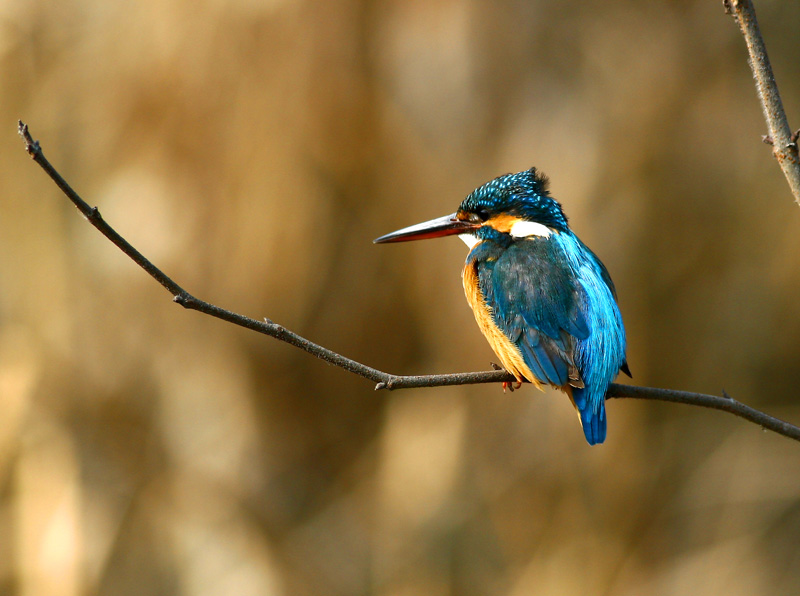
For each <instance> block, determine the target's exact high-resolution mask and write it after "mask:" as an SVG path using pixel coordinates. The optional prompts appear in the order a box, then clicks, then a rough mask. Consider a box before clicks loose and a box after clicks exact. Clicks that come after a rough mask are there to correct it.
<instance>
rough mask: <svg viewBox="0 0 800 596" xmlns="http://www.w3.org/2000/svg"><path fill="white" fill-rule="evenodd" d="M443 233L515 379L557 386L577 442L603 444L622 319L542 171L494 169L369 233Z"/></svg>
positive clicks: (622, 365) (620, 360)
mask: <svg viewBox="0 0 800 596" xmlns="http://www.w3.org/2000/svg"><path fill="white" fill-rule="evenodd" d="M451 235H458V236H459V238H461V239H462V240H463V241H464V242H465V243H466V244H467V246H468V247H469V254H468V255H467V260H466V263H465V264H464V270H463V273H462V281H463V284H464V292H465V294H466V296H467V302H468V303H469V305H470V307H471V308H472V311H473V313H474V314H475V320H476V321H477V323H478V327H479V328H480V330H481V332H482V333H483V335H484V336H485V337H486V339H487V340H488V342H489V345H490V346H491V348H492V350H494V353H495V354H496V355H497V357H498V358H499V359H500V362H501V363H502V365H503V367H504V368H505V369H506V370H507V371H508V372H509V373H511V374H512V375H513V376H514V378H515V379H516V381H517V388H519V387H520V386H521V384H522V382H523V380H527V381H529V382H530V383H532V384H533V385H534V386H535V387H536V388H538V389H540V390H541V389H542V387H543V385H551V386H553V387H556V388H558V389H561V390H562V391H564V392H565V393H566V394H567V395H568V396H569V398H570V400H571V401H572V404H573V406H574V407H575V409H576V410H577V413H578V417H579V418H580V421H581V426H582V427H583V432H584V435H585V436H586V441H587V442H588V443H589V444H590V445H595V444H598V443H602V442H603V441H604V440H605V438H606V410H605V396H606V391H607V390H608V386H609V385H610V384H611V382H612V381H613V380H614V378H615V377H616V376H617V374H618V373H619V371H622V372H624V373H625V374H627V375H628V376H631V373H630V370H629V368H628V363H627V360H626V355H625V327H624V325H623V323H622V315H621V313H620V310H619V306H618V304H617V293H616V289H615V288H614V283H613V282H612V281H611V276H610V275H609V274H608V271H607V270H606V268H605V266H604V265H603V263H602V262H601V261H600V259H599V258H597V256H596V255H595V254H594V253H593V252H592V251H591V250H590V249H589V247H587V246H586V245H585V244H584V243H583V242H581V240H580V239H579V238H578V237H577V236H576V235H575V234H574V233H573V232H572V230H571V229H570V227H569V225H568V223H567V216H566V215H564V211H563V209H562V208H561V205H560V204H559V203H558V202H557V201H556V200H555V199H553V198H552V197H551V196H550V191H549V181H548V179H547V176H545V175H544V174H543V173H541V172H539V171H537V170H536V168H531V169H529V170H526V171H524V172H519V173H517V174H505V175H503V176H499V177H497V178H495V179H494V180H491V181H490V182H487V183H486V184H484V185H483V186H480V187H478V188H477V189H475V190H474V191H472V193H470V194H469V195H468V196H467V198H466V199H464V201H463V202H462V203H461V205H460V206H459V207H458V210H457V211H456V212H455V213H453V214H452V215H447V216H444V217H439V218H437V219H432V220H430V221H426V222H424V223H421V224H417V225H414V226H409V227H407V228H403V229H401V230H397V231H396V232H392V233H390V234H386V235H385V236H381V237H380V238H377V239H376V240H375V241H374V242H375V243H376V244H382V243H386V242H405V241H408V240H422V239H425V238H438V237H442V236H451ZM506 386H507V384H506V383H504V388H505V387H506ZM512 389H513V386H512Z"/></svg>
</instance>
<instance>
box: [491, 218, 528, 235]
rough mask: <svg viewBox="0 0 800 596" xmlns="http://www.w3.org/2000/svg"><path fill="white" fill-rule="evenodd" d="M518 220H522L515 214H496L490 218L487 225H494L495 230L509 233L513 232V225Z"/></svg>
mask: <svg viewBox="0 0 800 596" xmlns="http://www.w3.org/2000/svg"><path fill="white" fill-rule="evenodd" d="M518 221H522V220H521V219H520V218H519V217H515V216H513V215H495V216H494V217H492V218H491V219H489V220H488V221H487V222H486V224H485V225H487V226H492V227H493V228H494V229H495V230H497V231H498V232H502V233H503V234H508V233H509V232H511V227H512V226H513V225H514V224H515V223H517V222H518Z"/></svg>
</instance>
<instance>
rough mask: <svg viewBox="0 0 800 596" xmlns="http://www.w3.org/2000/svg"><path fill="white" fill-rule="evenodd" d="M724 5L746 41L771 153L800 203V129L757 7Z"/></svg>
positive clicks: (736, 1)
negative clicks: (784, 97) (788, 108)
mask: <svg viewBox="0 0 800 596" xmlns="http://www.w3.org/2000/svg"><path fill="white" fill-rule="evenodd" d="M724 5H725V10H726V12H728V14H730V15H732V16H733V18H734V19H736V23H737V24H738V25H739V29H741V31H742V35H743V36H744V41H745V43H746V44H747V52H748V54H749V55H750V60H749V63H750V68H751V69H752V71H753V77H754V78H755V80H756V89H757V90H758V98H759V100H760V101H761V108H762V109H763V110H764V118H765V119H766V121H767V127H768V128H769V137H768V138H767V139H765V140H768V142H770V143H771V144H772V153H773V155H775V159H777V160H778V164H780V166H781V169H782V170H783V174H784V175H785V176H786V181H787V182H788V183H789V187H790V188H791V189H792V194H793V195H794V199H795V201H796V202H797V204H798V205H800V158H798V152H797V133H794V134H792V130H791V128H789V120H788V119H787V118H786V112H785V111H784V109H783V102H781V96H780V93H779V92H778V85H777V84H776V83H775V76H774V75H773V73H772V66H771V65H770V63H769V56H767V48H766V46H765V45H764V39H763V38H762V37H761V31H760V30H759V28H758V21H757V20H756V10H755V7H754V6H753V3H752V2H751V1H750V0H724Z"/></svg>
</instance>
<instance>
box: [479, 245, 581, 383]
mask: <svg viewBox="0 0 800 596" xmlns="http://www.w3.org/2000/svg"><path fill="white" fill-rule="evenodd" d="M557 251H558V247H557V246H556V245H555V244H554V243H553V242H550V241H548V240H547V239H545V238H541V239H539V238H536V239H528V240H524V241H519V242H515V243H513V244H511V245H510V246H509V247H508V248H506V249H505V250H503V249H500V247H498V246H496V245H492V244H491V243H483V245H482V246H481V245H479V246H478V247H476V250H475V251H474V252H475V254H474V255H471V256H472V257H474V258H475V259H476V261H475V263H476V267H477V270H478V279H479V283H480V286H481V293H482V294H483V297H484V299H485V300H486V302H487V304H488V305H489V307H490V309H491V312H492V316H493V319H494V322H495V323H496V324H497V326H498V327H499V328H500V330H501V331H503V333H505V335H506V336H507V337H508V338H509V339H510V340H511V341H512V342H513V343H514V344H515V345H516V346H517V347H518V348H519V350H520V352H521V353H522V357H523V359H524V360H525V364H527V365H528V367H529V368H530V369H531V372H533V374H534V375H535V376H536V377H537V379H538V380H540V381H541V382H543V383H549V384H551V385H555V386H556V387H564V386H567V385H570V386H573V387H583V380H582V379H581V377H580V374H579V372H578V368H577V367H576V365H575V342H576V340H582V339H586V338H587V337H588V336H589V327H588V325H587V323H586V318H585V316H584V313H583V310H582V308H581V307H582V305H583V304H584V303H585V296H584V295H583V294H584V290H583V288H582V287H581V286H580V284H578V283H577V282H576V280H575V278H574V275H573V273H572V271H571V270H570V269H569V266H568V264H567V263H566V261H565V259H564V258H563V255H559V254H557ZM481 253H483V254H481Z"/></svg>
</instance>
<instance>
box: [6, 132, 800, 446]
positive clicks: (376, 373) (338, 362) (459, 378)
mask: <svg viewBox="0 0 800 596" xmlns="http://www.w3.org/2000/svg"><path fill="white" fill-rule="evenodd" d="M19 134H20V136H21V137H22V139H23V140H24V141H25V149H26V150H27V152H28V154H29V155H30V156H31V157H32V158H33V160H34V161H35V162H36V163H38V164H39V165H40V166H41V167H42V169H43V170H44V171H45V172H46V173H47V175H48V176H50V178H52V179H53V181H55V183H56V184H57V185H58V187H59V188H60V189H61V190H62V191H63V192H64V194H65V195H66V196H67V198H68V199H69V200H70V201H72V203H73V204H74V205H75V206H76V207H77V208H78V210H79V211H80V212H81V213H82V214H83V215H84V216H85V217H86V219H88V220H89V223H91V224H92V225H93V226H94V227H95V228H97V229H98V230H99V231H100V233H102V234H103V235H104V236H105V237H106V238H108V239H109V240H110V241H111V242H112V243H113V244H115V245H116V246H117V247H119V248H120V250H122V252H124V253H125V254H126V255H128V256H129V257H130V258H131V259H133V260H134V261H135V262H136V264H138V265H139V266H140V267H141V268H142V269H144V270H145V271H146V272H147V273H148V274H150V276H151V277H152V278H153V279H155V280H156V281H157V282H158V283H160V284H161V285H162V286H164V287H165V288H166V289H167V290H168V291H169V292H170V293H171V294H172V295H173V300H174V301H175V302H177V303H178V304H180V305H181V306H183V307H184V308H188V309H191V310H196V311H199V312H202V313H205V314H207V315H211V316H212V317H216V318H218V319H222V320H223V321H227V322H229V323H233V324H234V325H239V326H241V327H246V328H247V329H252V330H253V331H258V332H259V333H263V334H264V335H269V336H270V337H274V338H275V339H278V340H280V341H283V342H286V343H288V344H290V345H293V346H295V347H297V348H300V349H301V350H305V351H306V352H308V353H309V354H312V355H314V356H316V357H317V358H320V359H322V360H324V361H326V362H328V363H329V364H333V365H334V366H338V367H340V368H343V369H344V370H347V371H349V372H351V373H354V374H356V375H359V376H361V377H364V378H365V379H369V380H370V381H373V382H375V383H377V385H376V386H375V390H376V391H377V390H380V389H387V390H394V389H410V388H419V387H442V386H446V385H474V384H478V383H503V382H508V383H510V382H513V381H515V380H516V379H515V378H514V377H513V376H512V375H510V374H509V373H507V372H506V371H504V370H493V371H486V372H470V373H457V374H444V375H393V374H390V373H386V372H383V371H380V370H377V369H375V368H372V367H369V366H366V365H365V364H361V363H360V362H356V361H355V360H351V359H350V358H347V357H345V356H342V355H341V354H337V353H336V352H334V351H332V350H329V349H328V348H325V347H323V346H320V345H318V344H315V343H314V342H311V341H309V340H307V339H305V338H304V337H301V336H300V335H298V334H296V333H294V332H293V331H290V330H289V329H286V328H285V327H283V326H282V325H279V324H277V323H274V322H272V321H270V320H269V319H264V320H263V321H258V320H256V319H251V318H249V317H245V316H244V315H240V314H238V313H235V312H232V311H229V310H225V309H224V308H220V307H218V306H215V305H213V304H210V303H208V302H205V301H203V300H200V299H199V298H195V297H194V296H192V295H191V294H189V292H187V291H186V290H184V289H183V288H182V287H181V286H179V285H178V284H177V283H175V282H174V281H173V280H172V279H171V278H169V277H168V276H167V275H166V274H165V273H164V272H163V271H161V269H159V268H158V267H156V266H155V265H154V264H153V263H151V262H150V261H149V260H148V259H147V258H146V257H145V256H144V255H143V254H142V253H140V252H139V251H138V250H136V249H135V248H134V247H133V246H132V245H131V244H130V243H129V242H128V241H127V240H125V239H124V238H123V237H122V236H120V235H119V233H118V232H117V231H116V230H114V229H113V228H112V227H111V226H110V225H108V223H106V221H105V220H104V219H103V218H102V216H101V215H100V212H99V211H98V210H97V207H90V206H89V205H88V203H86V202H85V201H84V200H83V199H82V198H81V197H80V196H79V195H78V193H76V192H75V191H74V190H73V189H72V187H71V186H70V185H69V184H67V182H66V180H64V178H62V177H61V175H60V174H59V173H58V172H57V171H56V169H55V168H54V167H53V166H52V165H51V164H50V162H49V161H47V159H46V158H45V156H44V153H42V148H41V146H40V145H39V142H38V141H34V140H33V138H32V137H31V135H30V132H29V131H28V126H27V125H26V124H23V123H22V121H20V122H19ZM606 397H607V398H622V397H630V398H637V399H654V400H661V401H671V402H676V403H682V404H689V405H695V406H702V407H705V408H712V409H715V410H722V411H724V412H730V413H731V414H735V415H736V416H740V417H742V418H744V419H745V420H749V421H750V422H754V423H755V424H758V425H760V426H761V427H763V428H765V429H769V430H771V431H774V432H776V433H778V434H781V435H783V436H785V437H789V438H791V439H794V440H796V441H800V428H798V427H796V426H794V425H792V424H789V423H788V422H784V421H782V420H779V419H777V418H773V417H772V416H769V415H767V414H765V413H764V412H760V411H759V410H755V409H753V408H751V407H749V406H746V405H744V404H742V403H739V402H737V401H735V400H734V399H732V398H730V397H729V396H728V395H727V394H726V393H725V392H723V397H717V396H715V395H704V394H702V393H690V392H687V391H674V390H672V389H656V388H652V387H633V386H631V385H618V384H616V383H614V384H612V385H611V386H610V387H609V389H608V393H607V395H606Z"/></svg>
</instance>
